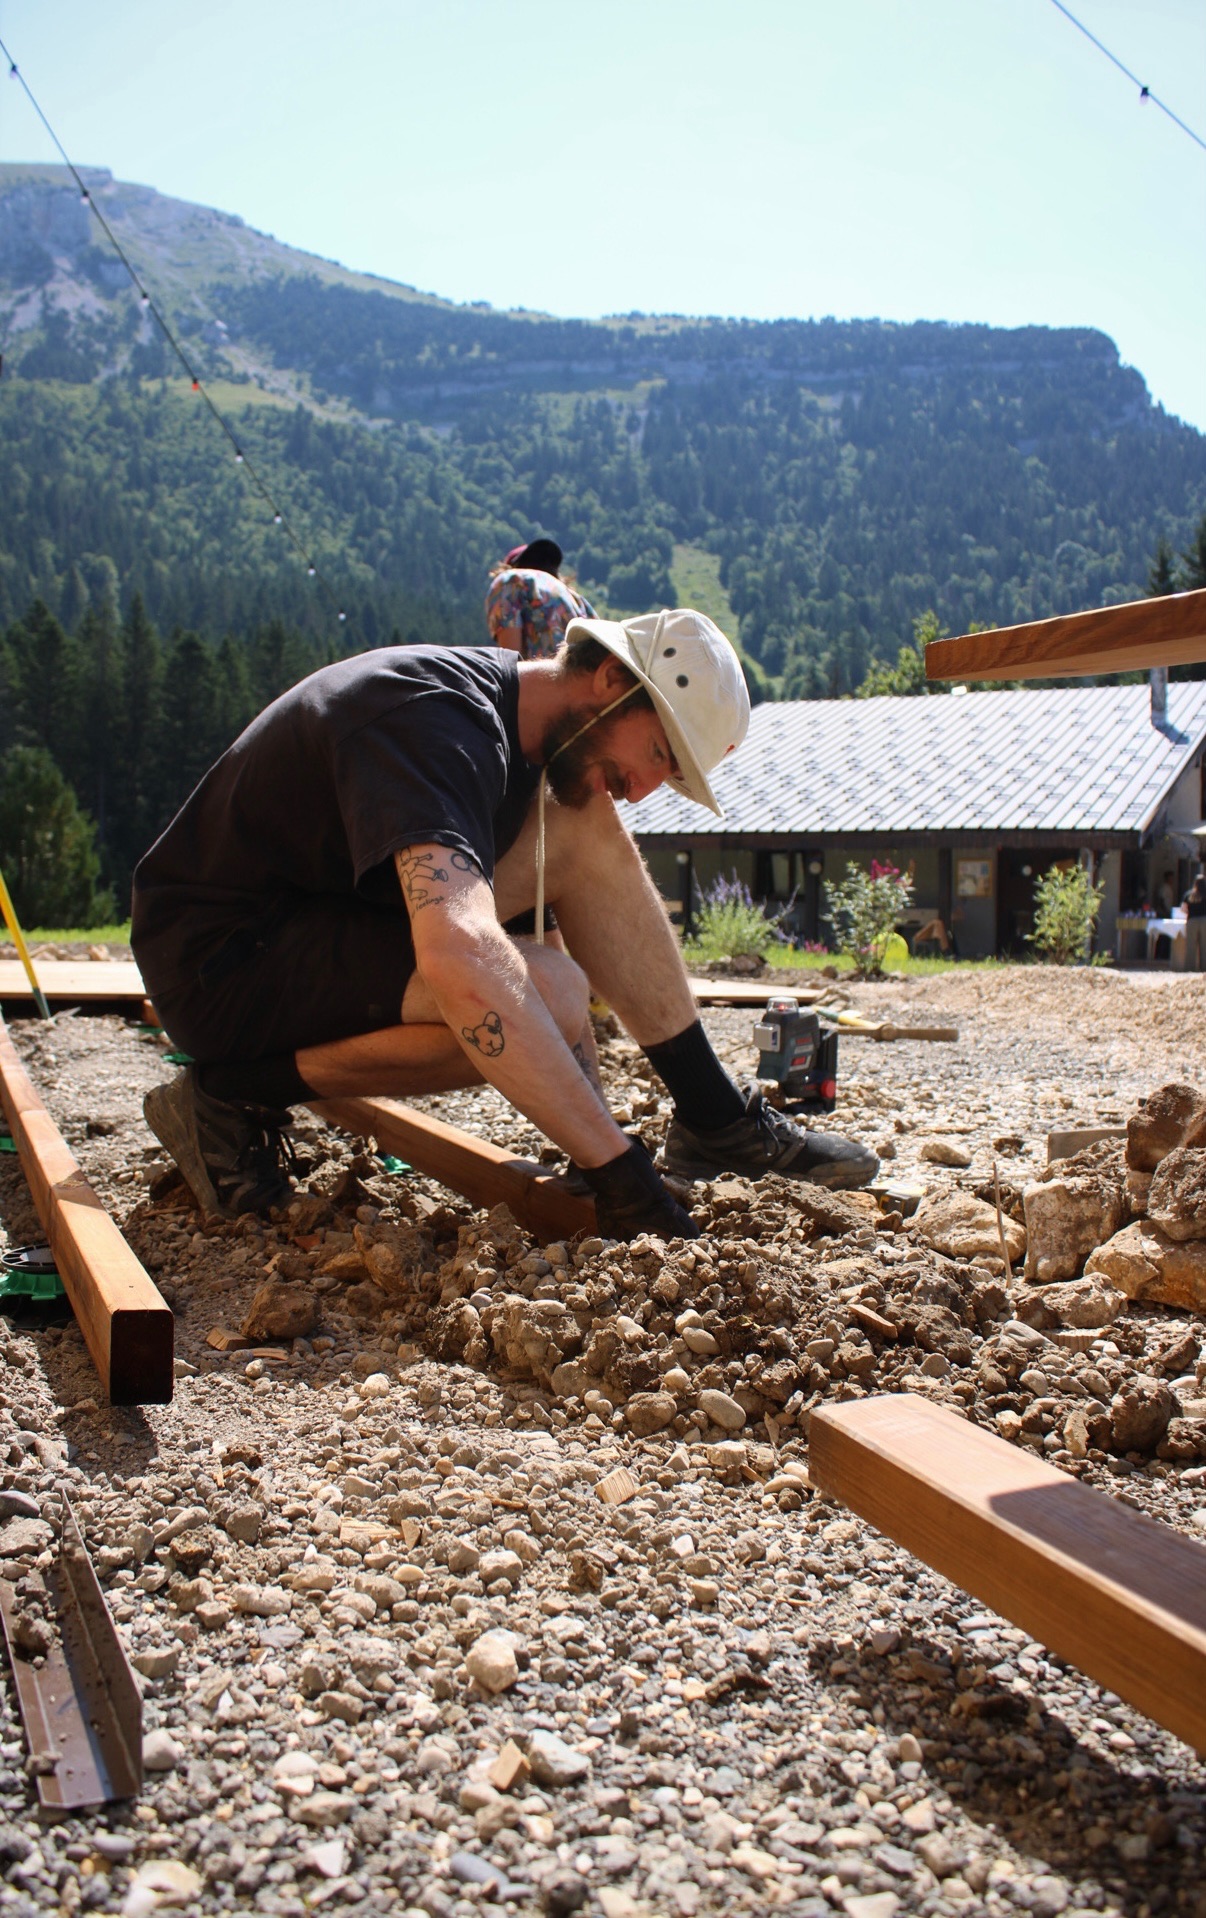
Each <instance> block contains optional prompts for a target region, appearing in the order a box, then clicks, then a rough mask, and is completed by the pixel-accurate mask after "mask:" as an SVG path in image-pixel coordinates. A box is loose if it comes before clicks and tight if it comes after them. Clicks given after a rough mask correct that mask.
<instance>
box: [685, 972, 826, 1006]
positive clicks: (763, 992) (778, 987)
mask: <svg viewBox="0 0 1206 1918" xmlns="http://www.w3.org/2000/svg"><path fill="white" fill-rule="evenodd" d="M687 984H688V985H689V986H690V988H691V991H692V993H693V994H694V997H695V1003H696V1005H698V1006H765V1005H767V1004H768V1003H769V1002H770V1000H772V999H782V998H783V997H784V996H785V995H786V996H788V997H790V998H792V999H794V1000H795V1001H796V1002H797V1004H798V1005H802V1006H808V1005H812V1004H814V1003H815V1002H816V1001H817V1000H818V999H824V998H825V997H826V995H827V993H828V992H829V990H830V986H829V981H828V980H826V982H825V984H824V986H801V985H799V984H798V983H795V982H791V983H785V982H784V981H782V980H780V981H779V982H778V983H776V981H775V980H774V979H773V978H771V979H698V978H695V977H689V978H688V980H687Z"/></svg>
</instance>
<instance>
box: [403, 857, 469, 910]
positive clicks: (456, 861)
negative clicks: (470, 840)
mask: <svg viewBox="0 0 1206 1918" xmlns="http://www.w3.org/2000/svg"><path fill="white" fill-rule="evenodd" d="M395 863H396V865H397V868H398V878H399V880H400V881H401V885H402V891H403V894H404V896H405V899H406V903H407V905H408V906H409V908H410V910H411V913H412V914H413V913H416V912H422V910H423V908H424V906H442V905H443V903H444V899H445V897H446V895H445V894H444V893H443V892H442V891H441V890H440V888H441V887H443V886H446V885H447V884H448V879H449V872H448V866H451V867H452V868H453V869H454V871H456V872H472V873H476V874H477V875H478V877H479V878H480V877H481V867H480V866H479V865H478V863H477V861H476V860H475V859H471V858H470V857H469V854H468V853H466V852H454V853H450V854H449V856H448V866H445V865H442V864H439V863H437V859H436V855H435V853H433V852H400V853H398V854H396V856H395Z"/></svg>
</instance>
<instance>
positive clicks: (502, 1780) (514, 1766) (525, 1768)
mask: <svg viewBox="0 0 1206 1918" xmlns="http://www.w3.org/2000/svg"><path fill="white" fill-rule="evenodd" d="M530 1773H531V1767H530V1765H529V1764H528V1761H527V1759H526V1758H525V1757H524V1755H523V1753H522V1752H521V1751H520V1749H519V1746H518V1745H517V1744H516V1743H515V1740H514V1739H513V1738H508V1740H507V1742H506V1744H505V1745H504V1746H503V1748H502V1750H501V1751H500V1752H499V1754H498V1757H497V1758H496V1759H495V1760H494V1763H493V1764H492V1765H491V1767H490V1769H489V1771H488V1772H487V1773H486V1776H487V1778H488V1779H489V1780H490V1783H491V1784H492V1785H493V1787H494V1789H495V1791H511V1790H512V1789H513V1788H514V1786H516V1785H522V1784H525V1783H526V1781H527V1779H528V1777H529V1776H530Z"/></svg>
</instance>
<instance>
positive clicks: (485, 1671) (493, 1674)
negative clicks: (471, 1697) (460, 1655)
mask: <svg viewBox="0 0 1206 1918" xmlns="http://www.w3.org/2000/svg"><path fill="white" fill-rule="evenodd" d="M465 1670H466V1671H467V1672H468V1674H469V1676H470V1678H472V1679H473V1681H474V1683H475V1684H478V1685H480V1686H481V1688H482V1690H483V1691H486V1692H490V1693H491V1694H492V1695H497V1693H499V1692H505V1691H509V1690H510V1689H511V1686H512V1685H514V1684H515V1682H516V1680H517V1679H518V1677H519V1662H518V1660H517V1659H516V1657H515V1643H514V1639H513V1637H512V1635H511V1633H510V1632H483V1633H482V1635H481V1637H480V1638H479V1639H478V1640H477V1643H476V1644H474V1645H471V1646H470V1647H469V1650H468V1651H467V1652H466V1654H465Z"/></svg>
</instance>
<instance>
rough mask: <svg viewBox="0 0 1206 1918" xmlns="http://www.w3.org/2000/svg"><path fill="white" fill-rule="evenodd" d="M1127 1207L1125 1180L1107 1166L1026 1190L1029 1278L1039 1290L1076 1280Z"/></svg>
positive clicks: (1068, 1173)
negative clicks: (1124, 1189) (1124, 1188)
mask: <svg viewBox="0 0 1206 1918" xmlns="http://www.w3.org/2000/svg"><path fill="white" fill-rule="evenodd" d="M1062 1163H1063V1164H1064V1165H1065V1166H1067V1167H1071V1166H1073V1165H1074V1164H1076V1161H1075V1160H1071V1159H1067V1160H1064V1161H1063V1162H1062ZM1125 1204H1126V1202H1125V1197H1124V1193H1123V1184H1122V1178H1121V1175H1120V1174H1116V1173H1115V1172H1113V1171H1112V1170H1111V1169H1108V1168H1106V1167H1104V1166H1103V1167H1094V1168H1093V1169H1091V1170H1088V1171H1085V1172H1083V1173H1079V1172H1072V1171H1065V1172H1062V1173H1057V1174H1056V1176H1055V1177H1054V1178H1049V1179H1038V1180H1036V1181H1035V1182H1034V1183H1033V1184H1032V1185H1028V1186H1027V1187H1026V1190H1025V1191H1024V1192H1023V1194H1022V1205H1023V1207H1024V1209H1025V1213H1026V1277H1027V1278H1028V1279H1032V1280H1034V1281H1035V1282H1036V1283H1037V1284H1039V1285H1051V1284H1053V1283H1055V1282H1056V1281H1057V1280H1059V1279H1072V1278H1075V1277H1076V1275H1077V1273H1078V1272H1079V1271H1080V1270H1081V1268H1082V1267H1083V1265H1084V1262H1085V1260H1086V1259H1087V1258H1088V1256H1089V1254H1090V1253H1091V1252H1094V1251H1095V1250H1096V1249H1097V1247H1098V1246H1099V1245H1101V1244H1103V1243H1104V1241H1105V1240H1106V1239H1109V1238H1112V1237H1113V1235H1114V1233H1115V1232H1117V1230H1118V1228H1119V1226H1120V1225H1121V1224H1122V1221H1123V1218H1124V1216H1125Z"/></svg>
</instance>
